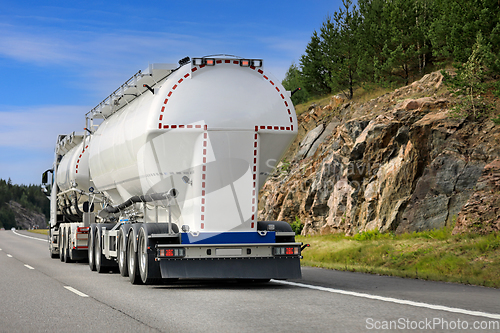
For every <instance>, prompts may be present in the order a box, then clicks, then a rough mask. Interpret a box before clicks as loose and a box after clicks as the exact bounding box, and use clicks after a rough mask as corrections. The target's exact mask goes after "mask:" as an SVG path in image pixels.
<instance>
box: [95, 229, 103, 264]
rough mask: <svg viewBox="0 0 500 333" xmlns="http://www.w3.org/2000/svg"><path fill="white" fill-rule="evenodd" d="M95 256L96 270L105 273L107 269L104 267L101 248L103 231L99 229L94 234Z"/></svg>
mask: <svg viewBox="0 0 500 333" xmlns="http://www.w3.org/2000/svg"><path fill="white" fill-rule="evenodd" d="M94 257H95V270H96V271H97V273H104V272H105V271H106V270H105V269H104V263H103V255H102V248H101V233H100V232H99V229H98V230H96V232H95V236H94Z"/></svg>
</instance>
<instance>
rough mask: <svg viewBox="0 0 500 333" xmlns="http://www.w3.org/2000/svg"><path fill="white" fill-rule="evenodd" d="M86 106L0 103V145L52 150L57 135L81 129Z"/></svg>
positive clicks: (2, 146)
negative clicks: (28, 105) (34, 105)
mask: <svg viewBox="0 0 500 333" xmlns="http://www.w3.org/2000/svg"><path fill="white" fill-rule="evenodd" d="M89 109H90V108H89V107H82V106H63V105H56V106H43V107H35V108H30V107H23V108H20V107H6V106H3V107H2V106H0V119H2V121H1V122H0V148H6V147H10V148H15V147H21V148H23V149H39V148H47V147H51V148H52V149H53V147H54V145H55V142H56V139H57V135H58V134H67V133H71V132H73V131H83V127H85V113H86V112H87V111H88V110H89Z"/></svg>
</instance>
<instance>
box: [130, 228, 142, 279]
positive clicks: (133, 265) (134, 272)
mask: <svg viewBox="0 0 500 333" xmlns="http://www.w3.org/2000/svg"><path fill="white" fill-rule="evenodd" d="M127 266H128V278H129V280H130V283H132V284H141V283H142V280H141V276H140V275H139V271H138V269H137V253H136V252H135V251H134V237H133V234H130V235H129V237H128V242H127Z"/></svg>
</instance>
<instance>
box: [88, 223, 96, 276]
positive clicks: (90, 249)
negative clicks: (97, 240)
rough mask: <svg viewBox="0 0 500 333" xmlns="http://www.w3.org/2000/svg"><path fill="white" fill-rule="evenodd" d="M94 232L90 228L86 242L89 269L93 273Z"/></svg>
mask: <svg viewBox="0 0 500 333" xmlns="http://www.w3.org/2000/svg"><path fill="white" fill-rule="evenodd" d="M94 230H95V228H93V227H91V228H90V232H89V240H88V242H87V246H88V255H89V267H90V270H91V271H95V270H96V268H95V255H94Z"/></svg>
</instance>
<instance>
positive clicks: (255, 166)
mask: <svg viewBox="0 0 500 333" xmlns="http://www.w3.org/2000/svg"><path fill="white" fill-rule="evenodd" d="M256 127H257V126H256ZM253 140H254V144H253V147H254V148H253V155H254V156H257V152H258V149H259V148H258V142H259V141H258V140H259V135H258V134H257V133H255V135H254V137H253ZM252 169H253V179H254V180H255V179H256V178H257V157H254V159H253V168H252ZM256 187H257V182H256V181H254V182H253V187H252V213H254V212H255V202H256V193H257V191H256ZM254 226H255V214H252V224H251V228H252V229H253V228H254Z"/></svg>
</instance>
